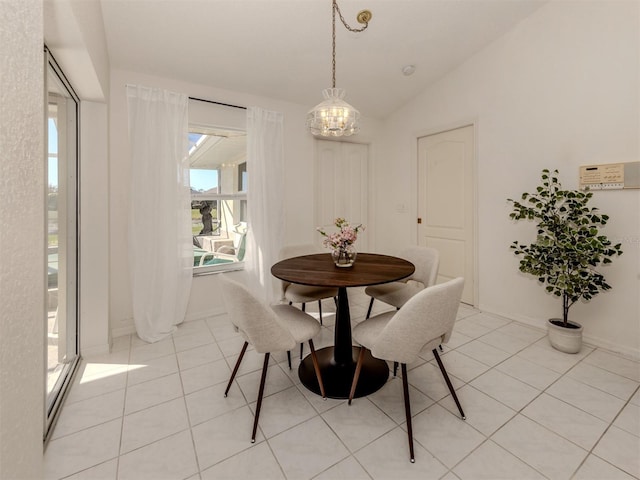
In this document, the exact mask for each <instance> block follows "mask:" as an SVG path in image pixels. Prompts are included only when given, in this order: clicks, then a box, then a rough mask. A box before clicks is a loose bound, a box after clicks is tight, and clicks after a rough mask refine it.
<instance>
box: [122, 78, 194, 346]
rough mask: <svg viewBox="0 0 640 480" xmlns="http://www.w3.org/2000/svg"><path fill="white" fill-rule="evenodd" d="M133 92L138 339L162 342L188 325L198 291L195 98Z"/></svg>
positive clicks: (132, 261)
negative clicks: (191, 149) (191, 103)
mask: <svg viewBox="0 0 640 480" xmlns="http://www.w3.org/2000/svg"><path fill="white" fill-rule="evenodd" d="M126 89H127V106H128V113H129V142H130V147H131V201H130V210H129V268H130V277H131V294H132V301H133V318H134V323H135V327H136V332H137V334H138V336H139V337H140V338H141V339H142V340H145V341H147V342H157V341H159V340H162V339H163V338H166V337H167V336H168V335H170V334H171V333H172V332H173V331H174V330H175V328H176V325H178V324H180V323H181V322H182V321H183V320H184V317H185V313H186V310H187V303H188V301H189V293H190V291H191V281H192V268H193V247H192V236H191V192H190V184H189V162H188V156H187V153H188V128H189V126H188V125H189V124H188V97H187V96H186V95H184V94H181V93H174V92H169V91H166V90H161V89H158V88H149V87H145V86H138V85H127V87H126Z"/></svg>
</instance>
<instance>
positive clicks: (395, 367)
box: [393, 362, 398, 377]
mask: <svg viewBox="0 0 640 480" xmlns="http://www.w3.org/2000/svg"><path fill="white" fill-rule="evenodd" d="M397 374H398V362H393V376H394V377H395V376H396V375H397Z"/></svg>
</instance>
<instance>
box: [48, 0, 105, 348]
mask: <svg viewBox="0 0 640 480" xmlns="http://www.w3.org/2000/svg"><path fill="white" fill-rule="evenodd" d="M44 20H45V21H44V39H45V43H46V44H47V47H48V48H49V50H51V52H52V54H53V56H54V57H55V59H56V62H57V63H58V65H60V67H61V68H62V70H63V72H64V74H65V76H66V77H67V79H68V80H69V82H70V83H71V86H72V87H73V89H74V91H75V92H76V93H77V94H78V96H79V97H80V110H81V111H80V135H81V138H80V162H81V164H80V185H81V186H80V195H81V198H80V214H81V218H80V238H81V242H80V269H81V270H80V335H81V337H80V353H81V355H82V356H83V357H91V356H93V355H96V354H103V353H105V352H107V351H108V349H109V320H108V319H109V222H108V218H109V165H108V161H109V131H108V127H109V125H108V116H109V111H108V105H107V101H108V93H109V80H110V75H109V68H110V67H109V56H108V53H107V45H106V40H105V38H104V27H103V23H102V9H101V7H100V3H99V2H75V1H73V2H72V1H69V0H65V1H55V2H45V3H44Z"/></svg>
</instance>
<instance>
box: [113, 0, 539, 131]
mask: <svg viewBox="0 0 640 480" xmlns="http://www.w3.org/2000/svg"><path fill="white" fill-rule="evenodd" d="M546 1H547V0H341V1H339V2H338V5H339V7H340V9H341V11H342V13H343V16H344V18H345V20H346V21H347V23H349V24H350V25H351V26H352V27H359V26H360V25H359V24H358V23H357V21H356V19H355V17H356V14H357V12H359V11H360V10H363V9H368V10H371V12H372V13H373V19H372V20H371V22H370V23H369V28H368V29H367V30H366V31H365V32H363V33H359V34H355V33H351V32H348V31H347V30H346V29H345V28H344V27H343V26H342V24H341V23H340V20H339V19H337V20H336V30H337V67H336V68H337V78H336V86H337V87H342V88H345V89H346V91H347V96H346V100H347V101H348V102H349V103H351V104H352V105H354V106H355V107H356V108H358V109H359V110H360V111H361V112H362V114H363V115H367V116H372V117H377V118H384V117H385V116H386V115H388V114H390V113H391V112H393V111H394V110H396V109H397V108H399V107H401V106H402V105H404V104H405V103H406V102H407V101H409V100H410V99H411V98H413V97H414V96H415V95H417V94H418V93H420V92H421V91H422V90H424V89H425V88H426V86H428V85H429V84H431V83H432V82H434V81H436V80H438V79H439V78H441V77H442V76H443V75H444V74H446V73H447V72H448V71H450V70H452V69H453V68H455V67H456V66H457V65H459V64H460V63H462V62H464V61H465V60H466V59H467V58H469V57H470V56H472V55H473V54H474V53H476V52H478V51H479V50H481V49H482V48H484V47H485V46H486V45H487V44H489V43H490V42H492V41H493V40H494V39H496V38H498V37H499V36H501V35H502V34H504V33H505V32H507V31H508V30H509V29H511V28H512V27H513V26H514V25H515V24H516V23H518V22H520V21H521V20H522V19H523V18H525V17H526V16H528V15H530V14H531V13H533V12H534V11H535V10H536V9H537V8H539V7H540V6H541V5H542V4H543V3H545V2H546ZM101 4H102V11H103V17H104V23H105V34H106V40H107V46H108V51H109V57H110V62H111V67H112V68H119V69H125V70H133V71H137V72H141V73H148V74H153V75H159V76H163V77H169V78H174V79H179V80H184V81H188V82H192V83H198V84H203V85H211V86H214V87H218V88H223V89H228V90H234V91H240V92H247V93H251V94H256V95H261V96H267V97H272V98H277V99H283V100H288V101H291V102H295V103H299V104H303V105H308V106H309V108H311V107H313V106H314V105H316V104H317V103H319V102H320V101H321V100H322V95H321V91H322V89H324V88H327V87H330V86H331V0H101ZM407 64H413V65H415V67H416V71H415V73H414V74H413V75H412V76H410V77H405V76H404V75H403V74H402V71H401V68H402V67H403V66H404V65H407ZM186 93H189V92H186ZM216 100H220V101H224V100H225V99H216Z"/></svg>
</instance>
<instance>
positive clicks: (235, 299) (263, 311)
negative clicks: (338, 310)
mask: <svg viewBox="0 0 640 480" xmlns="http://www.w3.org/2000/svg"><path fill="white" fill-rule="evenodd" d="M219 278H220V286H221V288H222V293H223V295H222V298H223V301H224V304H225V307H226V309H227V313H228V314H229V317H230V319H231V323H233V324H234V325H235V326H236V327H237V328H238V329H239V330H240V332H241V333H242V334H243V336H244V337H245V340H246V341H247V342H249V343H250V344H251V345H253V346H254V348H255V349H256V351H257V352H258V353H267V352H279V351H285V350H291V349H292V348H294V347H295V346H296V341H295V339H294V338H293V336H292V335H291V332H289V330H288V329H286V328H285V327H284V326H282V325H281V324H280V322H279V320H278V316H277V315H276V314H275V312H274V311H273V310H272V309H271V308H269V307H268V306H267V305H265V304H264V303H262V302H261V301H260V300H258V299H257V298H256V297H254V296H253V295H252V294H251V292H249V290H248V289H247V287H245V286H244V285H242V284H241V283H238V282H236V281H234V280H231V279H230V278H228V277H227V276H226V275H219Z"/></svg>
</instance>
